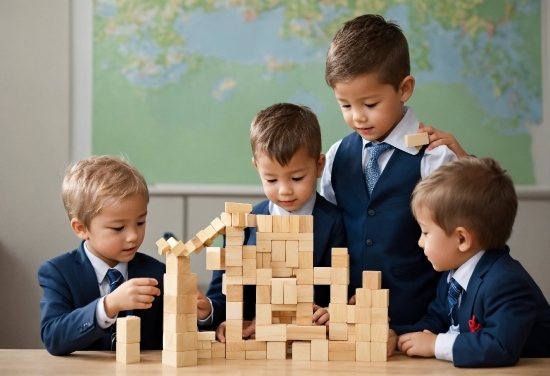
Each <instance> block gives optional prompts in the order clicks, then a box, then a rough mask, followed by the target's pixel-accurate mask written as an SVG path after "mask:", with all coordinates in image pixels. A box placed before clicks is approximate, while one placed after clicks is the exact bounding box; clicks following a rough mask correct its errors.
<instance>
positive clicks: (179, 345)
mask: <svg viewBox="0 0 550 376" xmlns="http://www.w3.org/2000/svg"><path fill="white" fill-rule="evenodd" d="M198 345H199V344H198V339H197V332H196V331H195V332H181V333H172V332H167V331H163V332H162V348H163V349H164V350H170V351H190V350H196V349H197V347H198Z"/></svg>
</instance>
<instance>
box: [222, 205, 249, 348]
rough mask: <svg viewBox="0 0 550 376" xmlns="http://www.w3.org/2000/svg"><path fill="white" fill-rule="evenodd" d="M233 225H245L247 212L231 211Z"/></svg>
mask: <svg viewBox="0 0 550 376" xmlns="http://www.w3.org/2000/svg"><path fill="white" fill-rule="evenodd" d="M231 226H233V227H245V226H246V214H245V213H231ZM225 231H227V228H226V229H225ZM226 351H227V350H226Z"/></svg>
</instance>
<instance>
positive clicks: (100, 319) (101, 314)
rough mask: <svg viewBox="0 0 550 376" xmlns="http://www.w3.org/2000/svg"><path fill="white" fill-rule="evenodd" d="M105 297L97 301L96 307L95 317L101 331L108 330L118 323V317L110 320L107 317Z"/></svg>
mask: <svg viewBox="0 0 550 376" xmlns="http://www.w3.org/2000/svg"><path fill="white" fill-rule="evenodd" d="M104 301H105V296H103V297H102V298H100V299H99V300H98V301H97V304H96V306H95V317H96V320H97V323H98V325H99V327H100V328H101V329H107V328H108V327H110V326H111V325H113V324H114V323H115V322H116V318H117V316H118V315H115V317H113V318H110V317H108V316H107V313H106V312H105V302H104Z"/></svg>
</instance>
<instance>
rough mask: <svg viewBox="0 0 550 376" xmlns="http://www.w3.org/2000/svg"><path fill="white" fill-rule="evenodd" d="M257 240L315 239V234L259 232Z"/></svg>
mask: <svg viewBox="0 0 550 376" xmlns="http://www.w3.org/2000/svg"><path fill="white" fill-rule="evenodd" d="M256 240H257V241H259V240H270V241H274V240H285V241H287V240H297V241H313V234H308V233H298V234H296V233H291V232H258V233H256Z"/></svg>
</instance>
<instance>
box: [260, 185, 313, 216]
mask: <svg viewBox="0 0 550 376" xmlns="http://www.w3.org/2000/svg"><path fill="white" fill-rule="evenodd" d="M316 200H317V192H316V191H313V193H312V194H311V197H310V198H309V200H307V201H306V203H305V204H303V205H302V206H301V207H300V208H298V209H296V210H294V211H292V212H289V211H286V210H285V209H283V208H281V207H280V206H278V205H276V204H274V203H273V202H272V201H269V214H271V215H311V213H313V207H314V206H315V201H316Z"/></svg>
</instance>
